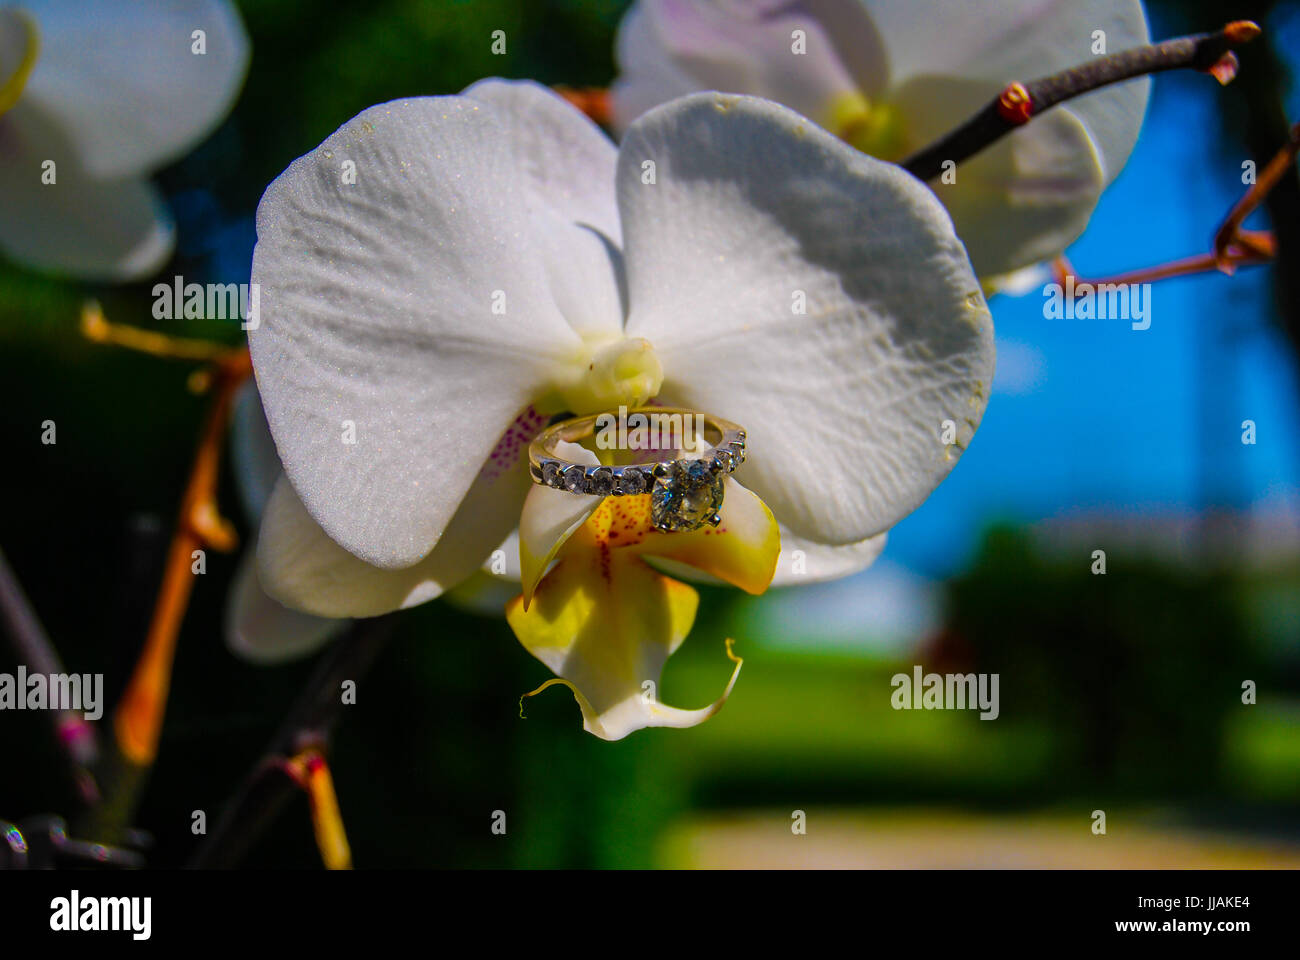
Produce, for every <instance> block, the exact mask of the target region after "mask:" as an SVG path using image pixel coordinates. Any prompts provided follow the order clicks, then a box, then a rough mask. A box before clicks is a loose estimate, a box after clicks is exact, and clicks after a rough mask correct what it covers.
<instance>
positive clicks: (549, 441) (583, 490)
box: [528, 407, 746, 533]
mask: <svg viewBox="0 0 1300 960" xmlns="http://www.w3.org/2000/svg"><path fill="white" fill-rule="evenodd" d="M637 415H642V416H645V417H647V418H648V417H650V416H652V415H653V416H659V417H668V418H672V417H680V418H683V419H679V420H678V421H677V422H678V423H682V422H688V421H685V420H684V418H686V417H694V418H696V419H697V420H699V421H702V423H703V426H704V433H705V436H706V437H708V436H709V435H712V441H713V450H712V451H711V452H710V453H709V455H708V456H707V457H704V458H690V457H682V458H675V459H671V460H658V461H652V462H647V463H634V464H623V465H617V466H588V465H585V464H580V463H574V462H572V461H570V460H565V459H564V458H562V457H559V456H556V454H555V448H556V446H557V445H558V444H559V442H560V441H561V440H565V441H568V442H570V443H573V442H577V441H578V440H582V439H585V438H587V437H590V436H591V435H592V434H593V432H594V431H595V428H596V425H597V423H598V422H599V421H602V420H603V419H604V418H610V417H613V416H614V415H613V414H593V415H588V416H585V417H575V418H573V419H571V420H564V421H562V422H560V423H556V424H552V425H551V426H550V427H547V428H546V429H545V430H543V431H542V432H541V433H540V434H539V435H538V436H537V438H536V439H535V440H533V442H532V444H531V445H530V446H529V449H528V460H529V474H530V476H531V477H532V480H533V482H534V483H537V484H541V485H542V486H547V487H551V488H553V489H556V490H565V491H567V492H569V493H576V494H583V495H587V496H596V497H629V496H639V495H642V494H647V493H648V494H650V499H651V506H650V514H651V523H652V524H653V525H654V527H655V528H656V529H657V530H660V531H661V532H664V533H677V532H686V531H690V530H698V529H700V528H701V527H703V526H706V525H709V526H717V525H718V524H719V523H720V522H721V517H720V515H719V513H718V511H719V509H720V508H721V506H722V500H723V490H724V487H723V479H724V478H725V477H726V476H728V475H729V474H731V473H734V472H735V470H736V469H737V468H738V467H739V466H740V465H741V464H742V463H744V462H745V456H746V452H745V431H744V429H743V428H742V427H740V426H739V425H738V424H734V423H731V422H730V421H728V420H723V419H721V418H719V417H713V416H709V415H706V414H696V413H695V412H694V411H690V410H683V409H680V408H669V407H642V408H638V409H636V410H632V411H627V410H626V409H625V408H624V409H620V411H619V414H618V417H619V419H620V420H629V419H632V418H634V417H635V416H637ZM647 452H651V453H652V452H653V450H650V451H647Z"/></svg>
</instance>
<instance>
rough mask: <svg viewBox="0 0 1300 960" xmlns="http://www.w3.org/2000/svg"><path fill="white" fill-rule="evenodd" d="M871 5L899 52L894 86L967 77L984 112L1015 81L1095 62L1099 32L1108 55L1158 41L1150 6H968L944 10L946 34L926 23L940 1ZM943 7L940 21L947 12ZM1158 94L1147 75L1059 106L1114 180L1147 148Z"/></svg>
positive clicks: (973, 2) (991, 0)
mask: <svg viewBox="0 0 1300 960" xmlns="http://www.w3.org/2000/svg"><path fill="white" fill-rule="evenodd" d="M861 3H862V4H863V6H864V8H865V10H866V13H867V16H869V17H870V18H871V20H872V21H873V22H874V23H875V25H876V29H877V31H878V32H879V33H880V35H881V36H882V37H883V38H884V42H885V44H886V46H887V49H888V51H889V59H890V86H891V87H901V86H902V85H904V84H905V83H906V82H907V81H909V80H911V79H913V78H915V77H918V76H925V75H944V76H949V77H954V78H956V77H961V78H963V79H967V80H971V81H979V84H978V92H979V96H980V97H981V98H982V102H981V103H980V106H983V105H984V104H987V103H988V102H989V101H991V100H992V99H993V98H994V97H995V96H997V94H998V92H999V91H1000V90H1002V88H1003V87H1005V86H1006V85H1007V84H1008V83H1010V82H1011V81H1013V80H1019V81H1021V82H1028V81H1030V80H1036V79H1038V78H1039V77H1044V76H1047V75H1049V74H1052V73H1056V72H1057V71H1060V70H1065V69H1068V68H1070V67H1074V66H1077V65H1079V64H1081V63H1087V62H1088V61H1089V60H1090V59H1091V58H1092V57H1094V56H1095V55H1096V54H1094V53H1093V49H1092V48H1093V44H1094V42H1095V40H1096V34H1095V31H1098V30H1100V31H1101V32H1102V34H1103V35H1104V36H1105V42H1106V52H1107V53H1118V52H1119V51H1121V50H1128V49H1131V48H1133V47H1137V46H1141V45H1142V44H1145V43H1150V42H1151V36H1150V32H1149V30H1148V28H1147V24H1146V18H1145V16H1144V14H1143V11H1142V4H1141V2H1140V0H1093V2H1089V3H1080V2H1079V0H965V2H963V3H961V4H957V5H954V4H944V5H943V6H942V16H943V24H944V29H942V30H936V29H935V23H936V21H935V18H934V17H933V16H926V13H927V12H929V11H928V9H927V8H928V7H929V6H931V4H927V3H925V2H923V0H861ZM933 6H934V7H935V8H936V10H935V11H934V12H935V13H936V15H937V12H938V6H939V5H938V4H937V3H936V4H933ZM1150 88H1151V82H1150V79H1149V78H1147V77H1142V78H1139V79H1137V80H1134V81H1130V82H1128V83H1124V84H1118V85H1114V86H1109V87H1106V88H1105V89H1102V90H1097V91H1093V92H1092V93H1089V94H1086V95H1084V96H1082V97H1079V98H1076V99H1074V100H1071V101H1070V102H1069V104H1068V106H1067V107H1057V108H1055V109H1056V110H1063V109H1068V110H1069V112H1071V113H1073V114H1074V115H1075V116H1076V117H1077V118H1078V119H1079V120H1080V122H1081V123H1083V125H1084V126H1085V128H1086V129H1087V130H1088V132H1089V134H1090V135H1091V136H1092V138H1093V142H1094V147H1095V149H1096V152H1097V155H1098V158H1099V162H1100V164H1101V167H1102V171H1103V174H1104V179H1105V182H1106V183H1109V182H1110V181H1111V180H1113V179H1114V178H1115V176H1116V174H1118V173H1119V170H1120V168H1122V167H1123V166H1124V162H1125V161H1126V160H1127V159H1128V156H1129V154H1130V153H1131V152H1132V150H1133V146H1134V144H1135V143H1136V142H1137V137H1138V132H1139V130H1140V129H1141V126H1142V117H1143V114H1144V113H1145V110H1146V103H1147V99H1148V96H1149V94H1150ZM947 106H948V104H947V103H946V101H944V100H943V99H938V100H931V101H928V102H927V108H928V110H939V111H943V110H945V109H946V107H947ZM970 115H971V114H967V115H966V116H965V117H962V118H960V120H965V119H967V118H968V117H969V116H970ZM914 116H916V118H917V119H920V120H923V121H924V120H926V119H927V116H926V115H914ZM959 122H960V121H959ZM1039 122H1041V118H1040V119H1036V120H1035V121H1034V123H1035V124H1037V123H1039ZM1031 126H1032V124H1031ZM949 129H950V127H949ZM943 132H947V129H945V130H944V131H943ZM962 169H963V170H964V169H965V166H964V165H963V167H962Z"/></svg>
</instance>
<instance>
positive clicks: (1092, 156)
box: [612, 0, 1150, 282]
mask: <svg viewBox="0 0 1300 960" xmlns="http://www.w3.org/2000/svg"><path fill="white" fill-rule="evenodd" d="M1148 42H1149V35H1148V32H1147V25H1146V20H1145V17H1144V16H1143V12H1142V5H1141V3H1139V2H1138V0H961V2H952V0H637V2H636V3H635V4H634V5H633V7H632V8H631V9H630V10H629V11H628V13H627V15H626V17H625V19H624V20H623V23H622V25H621V27H620V29H619V36H618V51H617V53H618V60H619V65H620V68H621V75H620V77H619V79H618V80H617V81H616V82H615V84H614V85H613V87H612V109H613V113H614V119H615V123H616V125H617V126H619V127H626V126H627V125H628V124H629V123H631V122H632V120H633V119H635V118H636V117H637V116H639V115H640V114H641V113H642V112H644V111H645V110H648V109H650V108H651V107H654V106H656V105H657V104H660V103H664V102H667V101H669V100H672V99H673V98H675V97H680V96H683V95H685V94H687V93H690V92H692V91H696V90H722V91H726V92H730V93H748V94H754V95H756V96H761V97H766V98H768V99H771V100H776V101H779V102H781V103H784V104H786V105H788V106H791V107H793V108H794V109H796V110H799V111H800V112H802V113H804V114H806V115H807V116H809V117H811V118H812V119H813V120H815V121H816V122H817V123H820V124H821V125H822V126H824V127H826V128H827V129H829V130H830V131H831V132H833V133H836V134H837V135H839V136H841V137H843V138H844V139H845V140H846V141H848V142H849V143H851V144H853V145H854V146H856V147H858V148H859V149H861V150H863V151H865V152H867V153H869V154H871V155H872V156H875V157H879V158H881V159H883V160H890V161H895V162H896V161H899V160H902V159H903V158H904V157H906V156H908V155H909V154H911V153H913V152H914V151H917V150H919V149H921V148H923V147H926V146H929V145H930V144H931V143H933V142H934V141H936V140H938V139H939V137H941V136H942V135H944V134H946V133H948V132H950V131H951V130H953V129H955V128H956V127H958V126H959V125H961V123H963V122H964V121H965V120H967V119H969V118H970V117H971V116H973V115H974V114H975V113H977V112H978V111H979V110H980V109H981V108H983V107H984V106H986V105H987V104H988V103H989V102H991V101H992V100H993V99H994V98H995V97H996V96H997V95H998V93H999V92H1000V91H1001V90H1002V89H1003V88H1005V86H1006V85H1007V84H1008V83H1010V82H1012V81H1017V80H1019V81H1028V80H1033V79H1037V78H1038V77H1041V76H1046V75H1049V74H1052V73H1056V72H1057V71H1060V70H1064V69H1067V68H1069V67H1073V66H1076V65H1078V64H1080V63H1086V62H1087V61H1088V60H1089V59H1090V58H1091V57H1093V56H1094V55H1095V54H1097V53H1098V52H1099V51H1104V52H1106V53H1116V52H1119V51H1121V50H1125V49H1129V48H1131V47H1135V46H1139V45H1141V44H1145V43H1148ZM801 51H802V52H801ZM1149 91H1150V81H1149V79H1148V78H1146V77H1143V78H1141V79H1138V80H1132V81H1129V82H1128V83H1124V84H1121V85H1117V86H1111V87H1107V88H1105V89H1103V90H1098V91H1095V92H1093V93H1090V94H1088V95H1086V96H1083V97H1079V98H1077V99H1074V100H1071V101H1069V102H1068V103H1065V104H1062V105H1060V106H1057V107H1055V108H1053V109H1052V110H1049V111H1048V112H1046V113H1045V114H1043V115H1042V116H1039V117H1035V118H1034V120H1033V122H1032V123H1029V124H1027V125H1026V126H1024V127H1022V128H1020V129H1019V130H1017V131H1015V132H1013V133H1012V134H1010V135H1009V136H1007V137H1005V138H1003V139H1002V140H1001V141H999V142H998V143H996V144H994V145H993V146H991V147H989V148H988V149H987V150H985V151H983V152H982V153H980V154H978V155H977V156H975V157H973V158H972V159H970V160H968V161H966V162H965V163H963V164H962V165H961V166H960V167H959V168H956V169H955V170H954V171H952V172H953V174H954V175H955V180H953V182H951V183H948V182H943V181H936V182H934V183H932V184H931V186H932V187H933V189H934V190H935V192H936V194H937V195H938V196H939V198H940V200H942V201H943V203H944V205H945V206H946V207H947V208H948V211H949V212H950V213H951V214H952V218H953V222H954V224H955V225H956V227H957V234H958V236H960V237H961V238H962V240H964V241H965V243H966V246H967V248H968V249H969V251H970V257H971V262H972V263H973V264H974V266H975V271H976V273H977V274H978V275H979V276H980V277H981V278H985V279H988V280H991V281H995V282H996V279H997V278H998V277H1000V276H1002V275H1005V274H1008V273H1011V272H1012V271H1015V270H1018V269H1020V268H1024V267H1029V266H1032V265H1033V264H1035V263H1037V262H1039V261H1042V260H1046V259H1050V258H1052V257H1054V256H1056V255H1058V254H1060V253H1061V251H1063V250H1064V249H1065V248H1066V247H1067V246H1068V245H1069V244H1071V243H1072V242H1074V240H1075V239H1077V238H1078V237H1079V235H1080V234H1081V233H1082V232H1083V230H1084V228H1085V227H1086V226H1087V224H1088V219H1089V217H1090V216H1091V215H1092V211H1093V208H1094V207H1095V206H1096V205H1097V201H1098V198H1099V197H1100V196H1101V192H1102V190H1103V189H1104V188H1105V187H1106V186H1107V185H1108V184H1110V182H1111V181H1112V180H1114V179H1115V177H1116V176H1117V175H1118V174H1119V171H1120V170H1121V169H1122V168H1123V166H1124V164H1125V162H1126V161H1127V160H1128V156H1129V154H1130V153H1131V152H1132V150H1133V146H1134V144H1135V143H1136V142H1137V137H1138V132H1139V129H1140V128H1141V125H1142V116H1143V114H1144V112H1145V110H1146V103H1147V96H1148V93H1149Z"/></svg>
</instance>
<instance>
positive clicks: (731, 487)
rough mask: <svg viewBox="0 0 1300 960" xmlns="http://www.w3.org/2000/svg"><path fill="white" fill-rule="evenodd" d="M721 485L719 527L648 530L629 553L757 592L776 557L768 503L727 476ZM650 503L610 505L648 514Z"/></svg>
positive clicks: (778, 537)
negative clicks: (686, 529) (659, 560)
mask: <svg viewBox="0 0 1300 960" xmlns="http://www.w3.org/2000/svg"><path fill="white" fill-rule="evenodd" d="M722 485H723V491H724V493H723V500H722V507H721V508H720V509H719V510H718V515H719V517H721V522H720V523H719V524H718V525H717V526H716V527H709V526H705V527H702V528H700V529H699V530H692V531H689V532H682V533H660V532H659V531H657V530H651V531H649V532H648V533H646V535H645V538H644V540H642V541H641V542H640V543H639V544H637V545H635V546H634V547H633V548H632V549H633V551H635V552H638V553H645V554H648V555H651V556H654V557H658V558H663V559H667V560H674V561H677V562H678V563H681V564H685V565H686V566H689V567H693V568H694V569H696V570H701V571H703V572H704V573H706V574H708V575H709V576H711V577H716V578H717V579H719V580H721V581H723V582H725V583H729V584H731V585H732V586H734V587H739V588H740V589H742V590H744V591H745V592H746V593H753V594H758V593H762V592H763V591H764V590H766V589H767V588H768V586H769V585H770V584H771V583H772V575H773V573H774V572H775V570H776V565H777V558H778V556H780V553H781V532H780V529H779V527H778V526H777V523H776V518H775V517H773V516H772V511H771V510H769V509H768V508H767V504H765V503H763V501H762V500H760V499H759V498H758V497H757V496H755V495H754V494H753V493H751V492H750V491H749V490H746V489H745V488H744V487H743V486H741V485H740V484H739V483H737V482H736V481H735V480H733V479H731V477H727V478H726V479H725V480H723V483H722ZM649 499H650V498H649V497H648V496H642V497H621V498H619V499H617V500H614V501H611V504H612V505H613V506H614V507H615V509H617V508H618V507H619V506H620V505H622V504H625V503H626V504H627V505H628V507H630V508H632V509H636V507H638V506H640V507H643V508H644V509H646V510H648V509H649ZM630 501H643V503H641V504H633V503H631V502H630Z"/></svg>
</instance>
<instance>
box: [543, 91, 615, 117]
mask: <svg viewBox="0 0 1300 960" xmlns="http://www.w3.org/2000/svg"><path fill="white" fill-rule="evenodd" d="M554 89H555V92H556V93H558V94H559V95H560V96H562V97H563V98H564V99H565V100H568V101H569V103H571V104H573V105H574V106H575V107H577V108H578V109H579V110H581V111H582V112H583V113H585V114H586V115H587V116H589V117H590V118H591V119H592V120H593V121H594V122H595V123H598V124H600V125H601V126H602V127H608V126H609V125H610V123H611V122H612V120H613V113H612V111H611V110H610V103H609V91H608V90H606V89H604V88H602V87H563V86H559V87H555V88H554Z"/></svg>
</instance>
